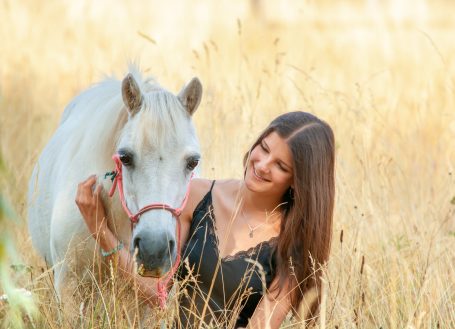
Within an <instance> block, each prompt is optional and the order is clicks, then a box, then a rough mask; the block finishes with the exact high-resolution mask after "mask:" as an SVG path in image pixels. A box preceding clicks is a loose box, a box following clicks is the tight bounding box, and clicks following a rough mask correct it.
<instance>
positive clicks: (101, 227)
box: [76, 175, 109, 238]
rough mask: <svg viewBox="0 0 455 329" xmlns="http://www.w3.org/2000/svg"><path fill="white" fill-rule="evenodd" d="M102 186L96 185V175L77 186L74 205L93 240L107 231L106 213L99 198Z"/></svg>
mask: <svg viewBox="0 0 455 329" xmlns="http://www.w3.org/2000/svg"><path fill="white" fill-rule="evenodd" d="M101 190H102V185H96V175H92V176H90V177H89V178H87V179H86V180H85V181H83V182H81V183H79V185H78V186H77V194H76V204H77V206H78V208H79V211H80V212H81V214H82V217H84V220H85V224H87V227H88V230H89V231H90V233H92V235H93V236H94V237H95V238H98V237H99V236H100V234H99V233H101V232H106V231H107V230H109V229H108V227H107V221H106V212H105V210H104V205H103V201H102V200H101V198H100V193H101Z"/></svg>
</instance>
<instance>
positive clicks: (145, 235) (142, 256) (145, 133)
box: [117, 74, 202, 277]
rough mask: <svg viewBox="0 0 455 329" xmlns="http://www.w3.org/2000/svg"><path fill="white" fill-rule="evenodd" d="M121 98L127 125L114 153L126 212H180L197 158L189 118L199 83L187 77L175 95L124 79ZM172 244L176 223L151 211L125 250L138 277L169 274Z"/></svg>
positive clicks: (198, 94)
mask: <svg viewBox="0 0 455 329" xmlns="http://www.w3.org/2000/svg"><path fill="white" fill-rule="evenodd" d="M122 96H123V101H124V103H125V106H126V108H127V110H128V121H127V123H126V124H125V126H124V128H123V130H122V132H121V135H120V138H119V142H118V146H117V154H118V155H119V158H120V160H121V162H122V171H123V174H122V176H123V186H124V195H125V201H126V204H127V207H128V208H129V210H130V211H131V212H132V213H137V212H138V211H139V209H141V208H143V207H144V206H147V205H150V204H154V203H163V204H168V205H170V206H172V207H174V208H178V207H180V206H181V204H182V201H183V199H184V197H185V193H186V191H187V188H188V184H189V182H190V177H191V174H192V172H193V170H194V168H195V167H196V166H197V164H198V161H199V158H200V151H199V145H198V141H197V137H196V133H195V130H194V127H193V124H192V122H191V116H192V115H193V113H194V112H195V111H196V109H197V107H198V105H199V103H200V100H201V96H202V85H201V83H200V82H199V80H198V79H197V78H193V79H192V80H191V81H190V82H189V83H188V84H187V85H186V86H185V87H183V89H182V90H181V91H180V93H179V94H178V95H177V96H176V95H174V94H172V93H170V92H168V91H166V90H164V89H162V88H161V87H159V86H158V85H154V84H150V83H143V82H141V81H139V79H136V78H135V77H134V76H133V75H132V74H128V75H127V76H126V77H125V79H124V80H123V82H122ZM176 240H177V237H176V219H175V218H174V217H173V215H172V213H171V212H169V211H166V210H163V209H154V210H151V211H147V212H145V213H143V214H142V215H141V216H140V218H139V221H138V222H137V224H136V225H135V226H134V229H133V232H132V238H131V244H130V251H131V252H132V253H134V252H137V254H136V261H137V263H138V266H141V265H142V266H143V269H144V272H143V275H146V276H154V277H159V276H161V275H163V274H164V273H166V272H167V271H168V270H169V269H170V267H171V266H172V264H173V263H174V261H175V257H176V255H177V241H176Z"/></svg>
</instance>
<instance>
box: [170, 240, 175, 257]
mask: <svg viewBox="0 0 455 329" xmlns="http://www.w3.org/2000/svg"><path fill="white" fill-rule="evenodd" d="M174 247H175V240H169V253H170V254H172V253H173V252H174Z"/></svg>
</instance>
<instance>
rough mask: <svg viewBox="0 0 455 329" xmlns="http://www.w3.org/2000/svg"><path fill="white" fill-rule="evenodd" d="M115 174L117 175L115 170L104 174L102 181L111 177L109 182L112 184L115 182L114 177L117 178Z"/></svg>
mask: <svg viewBox="0 0 455 329" xmlns="http://www.w3.org/2000/svg"><path fill="white" fill-rule="evenodd" d="M117 174H118V172H117V170H112V171H108V172H107V173H105V174H104V179H106V178H108V177H109V176H111V182H113V181H114V180H115V177H117Z"/></svg>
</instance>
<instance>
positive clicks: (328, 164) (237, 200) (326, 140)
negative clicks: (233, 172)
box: [76, 112, 335, 328]
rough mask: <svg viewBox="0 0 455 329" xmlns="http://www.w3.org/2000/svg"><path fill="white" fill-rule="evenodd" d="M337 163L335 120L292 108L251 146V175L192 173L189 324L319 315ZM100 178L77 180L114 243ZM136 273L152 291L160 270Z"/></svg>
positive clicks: (183, 298) (126, 261) (121, 256)
mask: <svg viewBox="0 0 455 329" xmlns="http://www.w3.org/2000/svg"><path fill="white" fill-rule="evenodd" d="M334 167H335V143H334V135H333V132H332V129H331V128H330V127H329V125H327V123H325V122H324V121H322V120H320V119H318V118H317V117H315V116H314V115H312V114H309V113H305V112H291V113H286V114H283V115H280V116H279V117H277V118H276V119H275V120H273V121H272V122H271V124H270V125H269V126H268V127H267V128H266V129H265V131H264V132H263V133H262V134H261V135H260V136H259V138H258V139H257V140H256V142H255V143H254V144H253V146H252V147H251V149H250V150H249V152H248V153H247V154H246V155H245V157H244V168H245V171H244V175H243V176H244V177H243V179H240V180H235V179H232V180H217V181H209V180H206V179H194V180H193V181H192V183H191V190H190V195H189V199H188V203H187V205H186V207H185V210H184V212H183V213H182V214H181V216H180V221H181V240H182V241H181V245H182V246H183V248H182V264H181V266H180V270H179V272H178V275H177V276H176V279H178V280H179V281H181V282H183V284H182V287H181V294H180V295H179V296H180V297H179V298H180V300H179V305H180V307H179V313H180V314H179V317H180V319H179V321H177V322H178V323H179V325H180V326H181V327H183V328H193V327H194V328H197V327H199V326H200V325H201V321H203V322H204V323H209V322H210V321H212V322H213V323H217V324H218V325H220V323H222V325H221V326H222V327H234V328H241V327H247V326H248V328H265V327H269V328H278V327H279V326H280V324H281V323H282V321H283V320H284V318H285V317H286V315H287V313H288V312H289V311H290V310H292V311H293V312H294V314H296V315H299V313H298V310H299V307H300V306H303V307H304V308H305V309H307V319H311V318H314V317H315V316H316V314H317V310H318V306H319V302H320V299H319V298H318V293H319V291H320V278H321V274H322V273H321V267H322V266H323V265H324V264H325V263H326V262H327V260H328V256H329V252H330V241H331V236H332V218H333V208H334V195H335V181H334ZM95 182H96V178H94V177H90V178H89V179H87V180H86V181H85V182H83V183H81V184H80V185H79V187H78V195H77V198H76V203H77V204H78V206H79V209H80V211H81V213H82V215H83V217H84V219H85V221H86V223H87V226H88V228H89V230H90V231H91V232H92V233H94V236H96V237H97V238H98V239H99V244H100V246H101V248H102V249H103V250H115V248H116V246H118V240H117V238H116V237H115V236H114V235H113V233H112V232H111V231H110V230H109V229H108V227H107V225H106V224H105V223H106V221H103V222H102V223H99V221H98V222H97V221H96V220H95V218H105V213H104V208H103V207H100V206H97V204H98V197H99V193H100V191H101V188H100V187H99V186H98V187H96V188H95V189H94V192H92V191H93V189H92V188H93V185H94V184H95ZM98 232H103V234H96V233H98ZM117 254H118V256H117V257H118V264H119V267H120V269H123V270H125V273H126V275H127V276H130V277H133V276H135V274H133V273H134V272H133V270H132V265H131V263H132V262H130V255H129V253H128V252H127V251H125V250H120V251H118V253H117ZM136 276H137V275H136ZM135 279H136V280H137V282H138V283H139V286H140V287H141V290H142V291H143V294H144V295H145V296H147V297H148V298H149V299H150V300H151V301H153V299H154V298H156V292H155V290H154V287H155V285H154V284H153V279H150V278H143V277H139V276H137V277H136V278H135ZM312 292H313V293H314V292H315V293H316V294H314V295H315V296H316V297H315V298H312V300H311V301H310V302H309V304H308V300H307V298H306V297H307V296H308V295H309V294H311V293H312ZM304 296H305V301H306V302H305V303H303V300H304ZM301 304H302V305H301ZM303 304H305V305H303ZM234 314H235V316H234Z"/></svg>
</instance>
